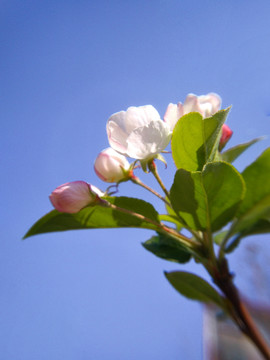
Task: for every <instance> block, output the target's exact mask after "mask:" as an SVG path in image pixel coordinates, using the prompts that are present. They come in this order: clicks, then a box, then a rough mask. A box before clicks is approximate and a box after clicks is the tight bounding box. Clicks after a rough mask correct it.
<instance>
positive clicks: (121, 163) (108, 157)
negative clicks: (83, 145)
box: [94, 148, 130, 182]
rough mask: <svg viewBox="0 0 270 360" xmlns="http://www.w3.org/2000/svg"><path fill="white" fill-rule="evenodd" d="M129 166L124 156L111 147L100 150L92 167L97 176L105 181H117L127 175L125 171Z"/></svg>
mask: <svg viewBox="0 0 270 360" xmlns="http://www.w3.org/2000/svg"><path fill="white" fill-rule="evenodd" d="M129 167H130V164H129V162H128V161H127V159H126V158H125V156H123V155H121V154H119V153H118V152H117V151H115V150H114V149H112V148H107V149H104V150H103V151H101V153H100V154H99V155H98V157H97V158H96V161H95V165H94V169H95V172H96V174H97V176H98V177H99V178H100V179H101V180H103V181H106V182H118V181H120V180H124V179H125V178H126V177H127V174H125V172H127V171H128V169H129Z"/></svg>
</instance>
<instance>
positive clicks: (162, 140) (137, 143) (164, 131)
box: [127, 120, 171, 160]
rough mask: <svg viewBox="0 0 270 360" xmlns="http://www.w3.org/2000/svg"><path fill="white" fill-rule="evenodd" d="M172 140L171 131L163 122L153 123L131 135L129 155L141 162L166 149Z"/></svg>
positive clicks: (128, 140) (128, 141)
mask: <svg viewBox="0 0 270 360" xmlns="http://www.w3.org/2000/svg"><path fill="white" fill-rule="evenodd" d="M170 138H171V132H170V129H169V127H168V126H167V125H166V124H165V123H164V122H163V121H162V120H160V121H151V122H150V123H149V124H148V125H147V126H142V127H140V128H138V129H135V130H134V131H133V132H132V133H131V134H130V136H129V137H128V139H127V143H128V149H127V155H128V156H130V157H132V158H135V159H139V160H142V159H144V160H145V159H148V158H151V157H152V156H154V155H156V154H158V153H159V152H161V151H162V150H164V149H165V148H166V146H167V145H168V144H169V142H170Z"/></svg>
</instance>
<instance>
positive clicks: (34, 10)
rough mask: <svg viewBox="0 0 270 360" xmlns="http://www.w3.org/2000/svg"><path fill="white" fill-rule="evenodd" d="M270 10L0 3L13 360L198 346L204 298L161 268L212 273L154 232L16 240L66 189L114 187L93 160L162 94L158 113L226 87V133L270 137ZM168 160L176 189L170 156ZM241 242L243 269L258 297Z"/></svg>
mask: <svg viewBox="0 0 270 360" xmlns="http://www.w3.org/2000/svg"><path fill="white" fill-rule="evenodd" d="M269 14H270V2H269V1H267V0H265V1H263V0H258V1H256V2H254V1H249V0H245V1H241V0H238V1H235V0H227V1H219V0H216V1H214V0H206V1H199V0H193V1H192V0H180V1H179V0H178V1H177V0H167V1H165V0H160V1H158V0H156V1H154V0H148V1H141V0H138V1H122V0H118V1H104V0H99V1H97V0H93V1H86V0H84V1H83V0H77V1H74V0H73V1H72V0H65V1H58V0H54V1H34V0H33V1H31V0H27V1H19V0H18V1H16V0H0V76H1V85H2V86H1V90H0V91H1V94H0V108H1V142H0V148H1V154H2V156H1V168H2V169H3V170H2V176H1V178H2V179H1V180H2V186H1V190H2V191H1V193H2V195H1V196H2V216H1V217H2V224H1V229H0V231H1V241H0V247H1V251H0V268H1V272H0V274H1V275H0V284H1V293H0V304H1V307H0V308H1V313H2V314H1V322H0V348H1V354H2V355H1V356H2V357H3V359H9V360H21V359H27V360H32V359H39V360H43V359H44V360H45V359H46V360H47V359H50V360H58V359H59V360H60V359H66V360H73V359H76V360H86V359H87V360H88V359H93V360H107V359H117V360H122V359H123V360H124V359H125V360H126V359H129V360H132V359H134V360H135V359H141V360H146V359H147V360H151V359H153V360H154V359H155V360H164V359H170V360H174V359H175V360H176V359H190V360H197V359H199V358H201V356H202V355H201V354H202V308H201V306H200V305H199V304H197V303H195V302H189V301H188V300H186V299H184V298H182V297H181V296H180V295H178V294H177V293H176V292H175V291H174V290H173V289H172V288H171V287H170V285H169V284H168V283H167V282H166V280H165V278H164V276H163V271H164V270H173V269H181V268H185V269H186V270H190V271H196V272H197V273H199V274H201V275H202V276H204V273H203V272H202V270H201V268H200V267H198V266H196V265H194V264H193V263H190V264H189V265H188V266H186V267H181V266H179V267H178V266H177V265H174V264H172V263H169V262H166V261H163V260H161V259H158V258H155V257H154V256H153V255H151V254H150V253H148V252H146V251H145V250H144V249H143V247H142V246H141V244H140V243H141V242H143V241H144V240H147V239H148V238H150V237H151V236H152V233H151V232H150V231H143V230H138V231H135V230H134V231H133V230H132V231H130V230H123V229H120V230H113V231H112V230H109V231H107V230H92V231H81V232H69V233H60V234H50V235H42V236H39V237H33V238H29V239H27V240H26V241H21V238H22V236H23V235H24V233H25V232H26V231H27V229H28V228H29V227H30V226H31V225H32V224H33V222H35V221H36V220H37V219H38V218H39V217H40V216H42V215H43V214H45V213H46V212H48V211H50V210H51V208H52V207H51V204H50V202H49V200H48V195H49V194H50V192H51V191H52V190H53V189H54V188H55V187H57V186H58V185H60V184H62V183H65V182H67V181H72V180H85V181H88V182H90V183H93V184H95V185H97V186H99V187H100V188H103V189H105V188H106V185H105V184H104V183H102V182H101V180H99V179H98V178H97V177H96V175H95V173H94V171H93V163H94V160H95V157H96V156H97V154H98V153H99V151H101V150H102V149H103V148H106V147H107V146H108V141H107V136H106V131H105V125H106V121H107V119H108V117H109V116H110V115H111V114H112V113H114V112H117V111H120V110H125V109H126V108H127V107H128V106H132V105H135V106H139V105H146V104H152V105H154V106H155V107H156V108H157V110H158V111H159V112H160V114H161V116H163V114H164V112H165V110H166V107H167V105H168V103H169V102H178V101H183V100H184V99H185V96H186V94H187V93H190V92H193V93H195V94H198V95H201V94H206V93H208V92H216V93H218V94H219V95H220V96H221V97H222V99H223V107H227V106H229V105H231V104H232V105H233V108H232V110H231V113H230V115H229V118H228V121H227V123H228V125H229V126H230V127H231V128H232V129H233V131H234V135H233V137H232V139H231V142H230V144H231V145H235V144H237V143H239V142H244V141H247V140H249V139H251V138H254V137H258V136H261V135H269V121H270V96H269V94H270V71H269V59H270V43H269V39H270V26H269ZM267 146H269V138H267V139H266V140H264V141H263V142H261V143H260V144H256V145H254V147H253V151H252V150H249V151H248V152H247V153H246V154H245V155H243V156H242V158H241V160H239V161H237V162H236V166H237V167H238V169H240V170H242V169H243V168H244V167H245V166H246V165H247V164H248V162H249V161H250V160H251V159H255V158H256V156H258V155H259V154H260V152H261V151H262V150H263V149H264V148H266V147H267ZM160 171H161V174H162V176H163V177H164V181H165V182H166V183H167V184H168V186H169V184H170V183H171V181H172V176H173V172H174V168H173V165H172V164H170V166H169V168H168V169H167V170H164V169H163V168H162V165H161V167H160ZM143 178H144V179H145V181H147V182H148V183H150V184H154V183H153V182H152V180H151V179H150V178H149V175H148V176H144V177H143ZM120 191H121V192H120V194H121V195H129V194H130V193H132V194H134V187H131V185H129V184H124V185H123V186H122V187H121V188H120ZM134 196H135V194H134ZM137 196H138V197H142V198H145V199H146V200H149V201H152V198H151V197H149V195H148V194H145V192H143V191H141V190H138V193H137ZM153 203H154V204H155V205H156V206H157V207H158V206H159V205H158V204H157V203H156V201H155V200H153ZM266 240H267V239H266V238H265V237H263V236H260V237H257V238H252V239H250V240H247V242H246V244H254V242H255V244H260V246H266V244H267V241H266ZM244 248H245V244H242V245H241V246H240V248H239V249H238V250H237V252H236V253H235V254H234V255H233V256H232V266H233V270H235V271H236V272H237V270H239V273H237V274H238V276H237V278H236V281H237V282H238V283H239V285H240V286H241V289H242V290H243V292H244V293H245V295H246V296H249V295H250V292H251V288H252V286H251V285H249V281H248V279H249V278H248V275H247V274H248V272H249V271H250V268H249V267H248V266H247V265H248V263H246V262H245V256H244V255H243V251H244ZM268 249H269V246H268ZM241 251H242V253H241ZM265 263H266V264H265V268H266V269H267V261H265ZM243 264H244V265H245V264H246V266H247V267H248V270H247V271H242V272H241V270H243V266H244V265H243ZM268 271H269V261H268Z"/></svg>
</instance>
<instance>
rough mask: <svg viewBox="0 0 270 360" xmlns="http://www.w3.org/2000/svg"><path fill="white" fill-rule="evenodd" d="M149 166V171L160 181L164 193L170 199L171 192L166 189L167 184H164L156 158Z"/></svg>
mask: <svg viewBox="0 0 270 360" xmlns="http://www.w3.org/2000/svg"><path fill="white" fill-rule="evenodd" d="M148 167H149V171H150V172H151V173H152V174H153V175H154V177H155V179H156V180H157V182H158V183H159V185H160V187H161V189H162V190H163V192H164V194H165V195H166V196H167V198H168V199H170V193H169V191H168V190H167V189H166V187H165V185H164V184H163V182H162V180H161V178H160V176H159V174H158V172H157V167H156V164H155V162H154V160H151V161H150V162H149V163H148Z"/></svg>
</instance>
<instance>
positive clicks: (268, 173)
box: [232, 148, 270, 236]
mask: <svg viewBox="0 0 270 360" xmlns="http://www.w3.org/2000/svg"><path fill="white" fill-rule="evenodd" d="M242 175H243V178H244V180H245V183H246V189H247V190H246V195H245V198H244V200H243V202H242V204H241V206H240V207H239V210H238V213H237V218H238V220H237V221H236V222H235V224H234V226H233V229H232V233H234V234H236V233H242V234H250V233H251V232H252V228H253V227H254V226H255V225H256V223H257V222H258V221H261V220H262V219H265V218H267V217H268V216H270V181H269V180H270V148H268V149H267V150H265V151H264V152H263V153H262V155H261V156H259V157H258V159H256V160H255V161H254V162H253V163H252V164H251V165H249V166H248V167H247V168H246V169H245V170H244V171H243V174H242ZM256 227H258V226H256ZM250 231H251V232H250ZM245 236H246V235H245Z"/></svg>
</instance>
